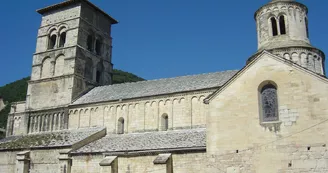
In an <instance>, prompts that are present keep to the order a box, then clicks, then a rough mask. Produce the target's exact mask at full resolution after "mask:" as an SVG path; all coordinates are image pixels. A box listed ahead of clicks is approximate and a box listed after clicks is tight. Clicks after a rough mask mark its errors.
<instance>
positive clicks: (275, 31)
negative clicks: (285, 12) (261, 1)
mask: <svg viewBox="0 0 328 173" xmlns="http://www.w3.org/2000/svg"><path fill="white" fill-rule="evenodd" d="M270 20H271V26H272V36H276V35H278V28H277V21H276V19H275V18H274V17H271V19H270Z"/></svg>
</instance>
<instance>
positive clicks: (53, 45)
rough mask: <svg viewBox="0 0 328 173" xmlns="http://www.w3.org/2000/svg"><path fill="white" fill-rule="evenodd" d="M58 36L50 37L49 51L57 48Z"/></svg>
mask: <svg viewBox="0 0 328 173" xmlns="http://www.w3.org/2000/svg"><path fill="white" fill-rule="evenodd" d="M56 40H57V36H56V35H55V34H53V35H50V36H49V43H48V49H54V48H55V46H56Z"/></svg>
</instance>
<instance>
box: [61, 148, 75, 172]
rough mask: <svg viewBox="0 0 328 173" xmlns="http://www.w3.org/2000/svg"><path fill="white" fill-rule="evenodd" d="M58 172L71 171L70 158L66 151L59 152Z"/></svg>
mask: <svg viewBox="0 0 328 173" xmlns="http://www.w3.org/2000/svg"><path fill="white" fill-rule="evenodd" d="M58 159H59V165H60V167H59V173H71V167H72V158H71V156H70V155H69V154H68V153H60V156H59V158H58Z"/></svg>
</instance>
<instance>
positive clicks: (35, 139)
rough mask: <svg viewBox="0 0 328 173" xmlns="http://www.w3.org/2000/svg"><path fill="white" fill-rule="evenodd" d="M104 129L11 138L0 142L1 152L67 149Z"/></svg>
mask: <svg viewBox="0 0 328 173" xmlns="http://www.w3.org/2000/svg"><path fill="white" fill-rule="evenodd" d="M103 130H105V129H104V128H89V129H81V130H65V131H59V132H49V133H40V134H32V135H25V136H11V137H7V138H4V139H2V140H0V151H1V150H12V149H30V148H49V147H51V148H52V147H68V146H72V145H73V144H75V143H77V142H80V141H82V140H84V139H86V138H87V137H89V136H91V135H93V134H96V133H98V132H100V131H103Z"/></svg>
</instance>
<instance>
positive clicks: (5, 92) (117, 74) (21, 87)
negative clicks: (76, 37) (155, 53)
mask: <svg viewBox="0 0 328 173" xmlns="http://www.w3.org/2000/svg"><path fill="white" fill-rule="evenodd" d="M28 80H30V77H26V78H23V79H21V80H17V81H15V82H12V83H10V84H7V85H5V86H2V87H0V97H2V98H3V100H4V101H5V104H6V107H5V108H4V109H3V110H1V111H0V128H5V127H6V124H7V118H8V114H9V112H10V104H11V103H12V102H18V101H24V100H25V99H26V93H27V82H28ZM142 80H144V79H143V78H141V77H138V76H136V75H134V74H132V73H129V72H125V71H122V70H117V69H114V70H113V83H114V84H118V83H125V82H137V81H142Z"/></svg>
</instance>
